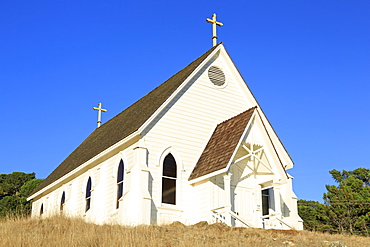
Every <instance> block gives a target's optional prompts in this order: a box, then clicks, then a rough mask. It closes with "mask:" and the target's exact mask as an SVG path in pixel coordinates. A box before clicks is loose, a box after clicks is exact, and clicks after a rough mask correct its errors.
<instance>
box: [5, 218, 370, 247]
mask: <svg viewBox="0 0 370 247" xmlns="http://www.w3.org/2000/svg"><path fill="white" fill-rule="evenodd" d="M325 241H329V242H325ZM335 241H339V242H340V244H339V243H334V242H335ZM0 245H1V246H9V247H11V246H17V247H18V246H22V247H23V246H24V247H26V246H48V247H49V246H50V247H52V246H63V247H64V246H109V247H115V246H161V247H162V246H192V247H195V246H212V247H215V246H248V247H249V246H251V247H253V246H274V247H275V246H276V247H278V246H344V245H346V246H350V247H357V246H359V247H367V246H370V238H367V237H361V236H348V235H330V234H325V233H318V232H309V231H299V232H298V231H292V230H289V231H280V230H263V229H248V228H237V227H228V226H226V225H224V224H212V225H208V224H207V223H206V222H200V223H198V224H195V225H192V226H184V225H183V224H181V223H179V222H175V223H172V224H170V225H165V226H136V227H129V226H119V225H95V224H91V223H86V222H84V221H83V220H81V219H66V218H62V217H53V218H48V219H44V220H40V219H31V218H19V219H15V218H13V219H11V218H8V219H4V220H1V221H0Z"/></svg>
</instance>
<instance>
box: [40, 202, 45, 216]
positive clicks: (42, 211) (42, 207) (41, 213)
mask: <svg viewBox="0 0 370 247" xmlns="http://www.w3.org/2000/svg"><path fill="white" fill-rule="evenodd" d="M43 214H44V204H43V203H42V204H41V208H40V216H41V215H43Z"/></svg>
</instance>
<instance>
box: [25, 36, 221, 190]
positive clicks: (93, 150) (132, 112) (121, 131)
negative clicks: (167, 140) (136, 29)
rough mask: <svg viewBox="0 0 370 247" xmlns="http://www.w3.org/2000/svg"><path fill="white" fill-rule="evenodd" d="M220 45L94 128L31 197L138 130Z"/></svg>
mask: <svg viewBox="0 0 370 247" xmlns="http://www.w3.org/2000/svg"><path fill="white" fill-rule="evenodd" d="M220 44H221V43H220ZM220 44H218V45H217V46H215V47H213V48H211V49H210V50H208V51H207V52H206V53H204V54H203V55H202V56H200V57H199V58H197V59H196V60H195V61H193V62H192V63H190V64H189V65H188V66H186V67H185V68H184V69H182V70H181V71H179V72H178V73H177V74H175V75H174V76H172V77H171V78H170V79H168V80H167V81H165V82H164V83H162V84H161V85H159V86H158V87H156V88H155V89H154V90H153V91H151V92H150V93H148V94H147V95H145V96H144V97H143V98H141V99H140V100H138V101H137V102H136V103H134V104H133V105H131V106H130V107H128V108H127V109H126V110H124V111H123V112H121V113H119V114H118V115H117V116H115V117H114V118H112V119H111V120H109V121H108V122H107V123H105V124H103V125H102V126H101V127H99V128H97V129H95V130H94V131H93V132H92V133H91V134H90V135H89V136H88V137H87V138H86V139H85V140H84V141H83V142H82V143H81V144H80V145H79V146H78V147H77V148H76V149H75V150H74V151H73V152H72V153H71V154H70V155H69V156H68V157H67V158H66V159H65V160H64V161H63V162H62V163H61V164H60V165H59V166H58V167H57V168H56V169H55V170H54V171H53V172H52V173H51V174H50V175H49V176H48V177H47V178H46V179H45V180H44V181H43V182H42V183H41V184H40V185H39V186H38V187H37V188H36V189H35V190H34V191H33V193H32V194H34V193H36V192H37V191H39V190H41V189H43V188H45V187H46V186H48V185H50V184H51V183H53V182H54V181H56V180H58V179H59V178H61V177H62V176H64V175H66V174H67V173H69V172H71V171H72V170H74V169H75V168H77V167H79V166H80V165H81V164H83V163H85V162H86V161H88V160H89V159H91V158H93V157H94V156H96V155H98V154H99V153H101V152H102V151H104V150H106V149H107V148H109V147H111V146H112V145H114V144H116V143H117V142H119V141H121V140H123V139H124V138H126V137H127V136H129V135H130V134H132V133H134V132H135V131H137V130H138V129H139V128H140V127H141V126H142V125H143V124H144V123H145V122H146V121H147V120H148V119H149V118H150V116H152V115H153V114H154V112H155V111H156V110H157V109H158V108H159V107H160V106H161V105H162V104H163V103H164V102H165V101H166V100H167V99H168V98H169V97H170V96H171V95H172V93H173V92H174V91H175V90H176V89H177V88H178V87H179V86H180V85H181V84H182V83H183V82H184V80H185V79H186V78H188V77H189V76H190V74H191V73H192V72H193V71H194V70H195V69H196V68H197V67H198V66H199V65H200V64H201V63H202V62H203V61H204V60H205V59H206V58H207V57H208V55H210V54H211V53H212V51H214V50H215V49H216V48H217V47H218V46H219V45H220Z"/></svg>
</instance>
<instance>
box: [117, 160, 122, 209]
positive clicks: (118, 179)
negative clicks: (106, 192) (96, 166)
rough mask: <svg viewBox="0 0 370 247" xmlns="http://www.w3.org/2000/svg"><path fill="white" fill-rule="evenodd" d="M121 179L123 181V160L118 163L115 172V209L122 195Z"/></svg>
mask: <svg viewBox="0 0 370 247" xmlns="http://www.w3.org/2000/svg"><path fill="white" fill-rule="evenodd" d="M123 179H124V164H123V160H121V161H120V162H119V165H118V170H117V202H116V208H119V199H121V197H122V195H123Z"/></svg>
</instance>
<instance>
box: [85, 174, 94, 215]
mask: <svg viewBox="0 0 370 247" xmlns="http://www.w3.org/2000/svg"><path fill="white" fill-rule="evenodd" d="M89 185H90V188H89V187H88V186H89ZM88 189H89V190H88ZM85 191H86V193H85V213H86V212H87V211H89V210H90V209H91V199H92V192H93V186H92V179H91V176H89V178H88V179H87V182H86V190H85Z"/></svg>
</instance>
